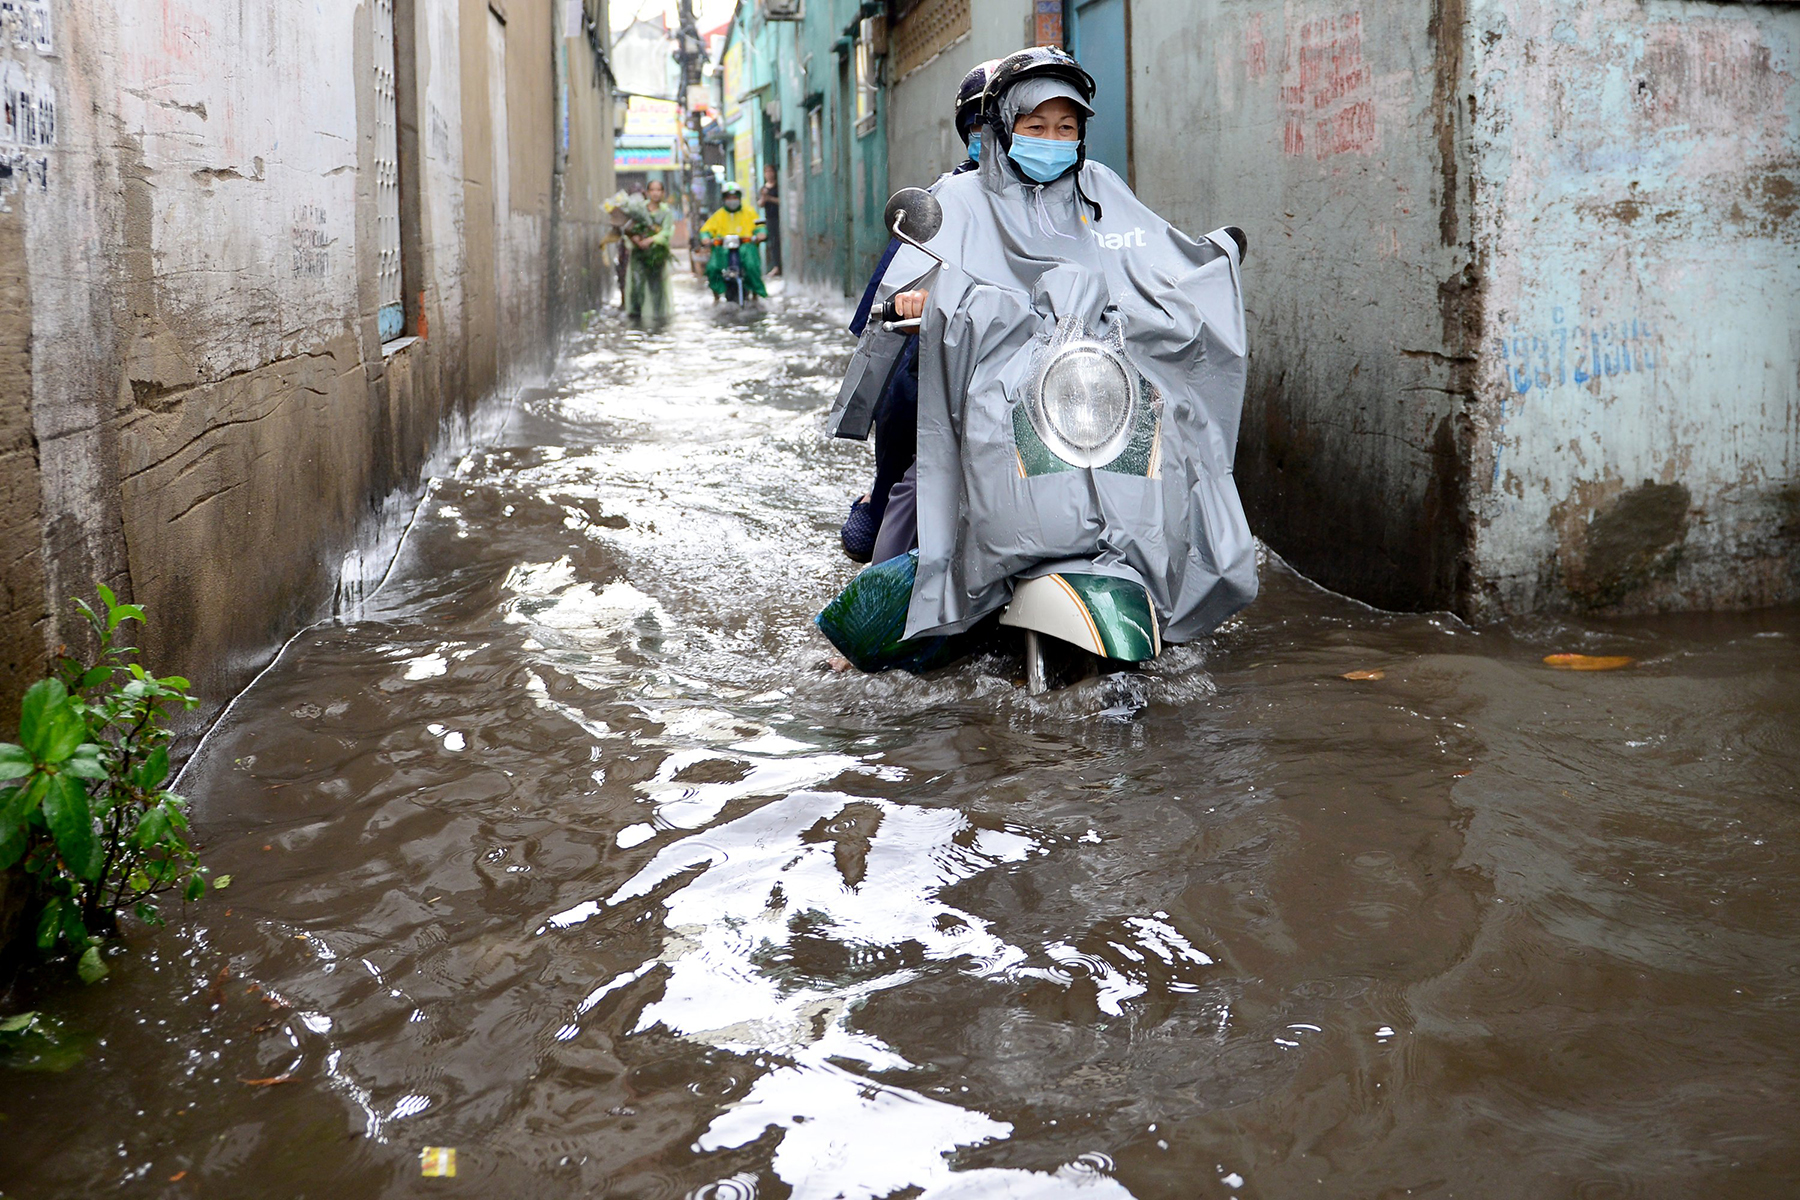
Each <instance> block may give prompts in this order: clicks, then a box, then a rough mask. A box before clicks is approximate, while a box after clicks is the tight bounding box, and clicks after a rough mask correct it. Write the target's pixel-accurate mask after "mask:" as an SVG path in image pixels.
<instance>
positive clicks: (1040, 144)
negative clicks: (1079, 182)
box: [1012, 133, 1081, 183]
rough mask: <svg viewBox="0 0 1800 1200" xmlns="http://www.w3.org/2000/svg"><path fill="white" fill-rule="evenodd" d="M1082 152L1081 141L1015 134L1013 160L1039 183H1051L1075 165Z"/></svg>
mask: <svg viewBox="0 0 1800 1200" xmlns="http://www.w3.org/2000/svg"><path fill="white" fill-rule="evenodd" d="M1080 153H1081V143H1080V142H1064V141H1059V140H1058V139H1056V138H1035V137H1026V136H1025V135H1024V134H1022V133H1015V134H1013V140H1012V160H1013V162H1015V163H1017V164H1018V165H1019V170H1021V171H1023V172H1025V174H1026V175H1028V176H1030V177H1031V178H1032V179H1035V180H1037V181H1038V182H1039V183H1049V182H1050V181H1051V180H1053V179H1056V178H1058V177H1060V176H1061V175H1062V173H1063V172H1064V171H1067V170H1068V169H1069V168H1070V167H1072V166H1074V165H1075V161H1076V159H1077V158H1078V157H1079V156H1080Z"/></svg>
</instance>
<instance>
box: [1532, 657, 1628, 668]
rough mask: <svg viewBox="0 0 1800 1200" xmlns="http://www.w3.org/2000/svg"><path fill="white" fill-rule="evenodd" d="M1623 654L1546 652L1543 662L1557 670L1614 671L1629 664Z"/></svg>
mask: <svg viewBox="0 0 1800 1200" xmlns="http://www.w3.org/2000/svg"><path fill="white" fill-rule="evenodd" d="M1632 661H1633V660H1632V659H1630V658H1628V657H1626V656H1625V655H1623V654H1546V655H1544V662H1545V663H1546V664H1547V665H1549V666H1552V667H1555V668H1556V669H1557V670H1559V671H1616V670H1618V669H1619V668H1620V667H1626V666H1630V665H1631V663H1632Z"/></svg>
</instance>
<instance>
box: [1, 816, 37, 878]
mask: <svg viewBox="0 0 1800 1200" xmlns="http://www.w3.org/2000/svg"><path fill="white" fill-rule="evenodd" d="M30 845H31V839H30V838H28V837H26V836H25V827H24V826H23V825H21V824H19V823H18V822H17V821H0V871H8V870H11V869H12V866H13V864H14V863H16V862H18V861H19V860H20V859H21V858H24V857H25V850H26V848H27V847H29V846H30Z"/></svg>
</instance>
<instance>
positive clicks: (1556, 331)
mask: <svg viewBox="0 0 1800 1200" xmlns="http://www.w3.org/2000/svg"><path fill="white" fill-rule="evenodd" d="M1495 341H1496V343H1497V345H1496V347H1495V348H1496V349H1497V350H1498V351H1499V352H1500V361H1501V363H1502V364H1503V365H1504V366H1505V367H1506V379H1507V382H1508V383H1510V384H1511V385H1512V390H1513V391H1515V392H1517V393H1518V394H1519V395H1521V396H1522V395H1524V394H1525V393H1526V392H1530V391H1540V392H1547V391H1550V390H1551V389H1553V388H1559V387H1564V386H1566V385H1570V384H1572V385H1574V386H1576V387H1586V386H1588V385H1589V384H1591V383H1593V381H1594V380H1598V379H1608V378H1611V377H1613V376H1616V375H1633V374H1638V373H1641V372H1645V371H1654V370H1656V369H1657V366H1658V363H1659V359H1660V357H1661V355H1660V353H1659V347H1658V345H1657V330H1656V327H1655V326H1654V325H1653V324H1651V323H1650V322H1649V321H1647V320H1645V319H1644V318H1642V317H1636V316H1634V317H1629V318H1623V317H1622V318H1620V319H1619V320H1617V321H1603V320H1601V319H1600V310H1599V309H1596V308H1590V309H1589V310H1588V319H1587V321H1586V323H1585V324H1580V325H1570V324H1569V323H1568V320H1567V317H1566V315H1565V313H1564V312H1563V309H1562V307H1561V306H1560V305H1558V306H1557V307H1556V308H1555V309H1553V310H1551V315H1550V327H1549V328H1548V329H1540V330H1539V331H1538V332H1536V333H1525V332H1521V331H1519V330H1518V328H1517V327H1516V326H1515V327H1514V332H1513V333H1511V334H1510V335H1508V336H1507V337H1503V338H1496V339H1495ZM1595 386H1598V385H1597V384H1596V385H1595Z"/></svg>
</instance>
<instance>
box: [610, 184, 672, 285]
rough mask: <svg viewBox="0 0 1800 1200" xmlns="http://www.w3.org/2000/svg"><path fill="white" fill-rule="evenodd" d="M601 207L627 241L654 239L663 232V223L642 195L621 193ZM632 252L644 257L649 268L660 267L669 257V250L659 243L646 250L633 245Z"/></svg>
mask: <svg viewBox="0 0 1800 1200" xmlns="http://www.w3.org/2000/svg"><path fill="white" fill-rule="evenodd" d="M601 207H603V208H604V209H605V210H606V215H607V219H608V220H610V221H611V222H612V223H613V226H614V227H615V228H616V229H618V231H619V234H620V236H621V237H624V238H626V239H627V240H629V239H631V238H635V237H653V236H655V235H656V234H659V233H661V232H662V222H660V221H658V220H657V219H656V217H655V216H653V215H652V214H651V212H650V206H649V204H648V203H646V202H645V200H644V197H643V196H641V195H628V194H627V193H625V192H619V193H618V194H617V195H615V196H613V198H612V199H610V200H608V201H606V202H605V203H604V204H603V205H602V206H601ZM631 252H632V253H633V254H638V255H643V256H644V265H645V266H647V267H656V266H660V265H661V264H662V261H663V260H664V259H666V258H668V257H669V248H668V247H667V246H664V245H661V244H658V243H652V244H651V245H650V246H648V247H646V248H640V247H639V246H638V245H637V244H636V243H633V244H632V248H631Z"/></svg>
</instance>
